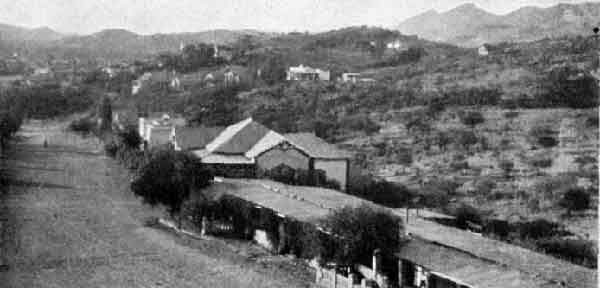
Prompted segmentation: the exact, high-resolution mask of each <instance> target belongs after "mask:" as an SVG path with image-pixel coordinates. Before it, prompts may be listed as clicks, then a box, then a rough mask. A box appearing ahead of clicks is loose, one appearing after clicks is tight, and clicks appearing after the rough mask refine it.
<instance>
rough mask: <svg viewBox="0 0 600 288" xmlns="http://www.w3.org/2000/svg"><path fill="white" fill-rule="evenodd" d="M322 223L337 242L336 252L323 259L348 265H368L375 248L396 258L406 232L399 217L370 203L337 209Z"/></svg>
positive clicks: (382, 253)
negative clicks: (327, 258) (402, 236)
mask: <svg viewBox="0 0 600 288" xmlns="http://www.w3.org/2000/svg"><path fill="white" fill-rule="evenodd" d="M321 224H322V225H323V227H325V229H326V230H328V231H329V232H330V233H331V234H332V235H333V238H334V241H333V242H334V243H335V245H334V246H333V247H335V248H334V251H331V253H327V254H330V255H323V256H325V257H327V256H330V257H331V259H329V260H333V261H334V262H336V263H338V264H340V265H347V266H349V265H352V264H355V263H361V262H365V260H368V259H370V258H371V256H372V254H373V252H374V251H375V250H376V249H379V250H380V251H381V255H384V256H391V255H394V253H396V252H397V251H398V249H399V248H400V245H401V242H402V241H401V240H402V239H400V232H401V231H402V230H403V229H404V228H403V225H402V221H401V219H400V217H398V216H395V215H392V214H390V213H389V212H387V211H384V210H377V209H374V208H372V207H371V206H368V205H367V204H363V205H362V206H360V207H357V208H353V207H350V206H346V207H343V208H340V209H337V210H334V211H333V212H331V213H330V214H329V215H328V216H327V217H326V218H325V219H324V220H323V221H322V223H321ZM323 250H326V249H323Z"/></svg>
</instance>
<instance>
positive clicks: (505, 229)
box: [483, 219, 511, 239]
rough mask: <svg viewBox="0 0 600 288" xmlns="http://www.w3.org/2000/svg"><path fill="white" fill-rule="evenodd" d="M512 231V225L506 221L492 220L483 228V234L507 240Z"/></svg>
mask: <svg viewBox="0 0 600 288" xmlns="http://www.w3.org/2000/svg"><path fill="white" fill-rule="evenodd" d="M510 231H511V227H510V224H508V221H505V220H497V219H492V220H489V221H487V222H486V223H485V225H484V226H483V232H484V233H486V234H492V235H496V236H498V237H500V238H501V239H505V238H506V237H508V235H509V233H510Z"/></svg>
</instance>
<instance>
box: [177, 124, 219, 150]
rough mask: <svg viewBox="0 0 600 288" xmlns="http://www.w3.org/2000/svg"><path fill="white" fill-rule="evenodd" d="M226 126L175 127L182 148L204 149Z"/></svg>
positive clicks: (178, 143) (178, 142) (178, 144)
mask: <svg viewBox="0 0 600 288" xmlns="http://www.w3.org/2000/svg"><path fill="white" fill-rule="evenodd" d="M224 129H225V128H224V127H205V126H200V127H175V141H177V146H179V148H181V150H191V149H202V148H204V147H205V146H206V144H208V143H210V142H211V141H212V140H214V139H215V138H216V137H217V136H218V135H219V133H221V131H223V130H224Z"/></svg>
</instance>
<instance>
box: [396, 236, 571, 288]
mask: <svg viewBox="0 0 600 288" xmlns="http://www.w3.org/2000/svg"><path fill="white" fill-rule="evenodd" d="M398 256H399V257H400V258H401V259H404V260H409V261H410V262H413V263H416V264H418V265H419V266H422V267H425V268H426V269H427V270H430V271H431V272H433V274H436V275H437V276H439V277H442V278H446V279H448V280H451V281H454V282H456V283H458V284H461V285H466V286H469V287H488V288H513V287H514V288H530V287H531V288H534V287H535V288H537V287H556V288H558V287H561V286H560V285H559V283H556V282H550V281H548V280H545V279H543V278H541V277H536V276H535V275H532V274H529V273H523V272H521V271H519V270H517V268H516V267H514V266H505V265H498V264H496V263H494V262H491V261H487V260H484V259H480V258H477V257H474V256H472V255H470V254H468V253H465V252H462V251H460V250H456V249H453V248H449V247H445V246H442V245H437V244H434V243H429V242H427V241H423V240H421V239H411V240H410V241H409V242H408V243H406V244H405V245H404V246H402V247H401V248H400V252H399V253H398Z"/></svg>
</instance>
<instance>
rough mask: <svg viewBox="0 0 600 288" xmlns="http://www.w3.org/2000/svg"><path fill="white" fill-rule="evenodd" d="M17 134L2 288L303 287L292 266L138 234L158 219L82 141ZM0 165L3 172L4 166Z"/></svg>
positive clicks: (150, 232)
mask: <svg viewBox="0 0 600 288" xmlns="http://www.w3.org/2000/svg"><path fill="white" fill-rule="evenodd" d="M41 131H42V130H41V129H40V126H39V125H37V124H35V123H33V124H31V123H30V124H28V125H26V126H25V127H23V129H22V133H21V135H22V136H23V137H24V141H23V143H20V144H18V145H17V147H16V153H15V155H14V156H11V158H10V159H9V160H7V161H8V162H7V163H8V165H9V166H10V167H12V168H13V169H14V171H15V172H16V175H17V181H15V182H14V185H12V186H11V187H10V189H9V193H8V194H6V195H0V223H1V226H0V232H2V233H1V235H0V252H2V254H0V264H4V266H2V269H0V283H1V284H0V286H2V287H307V286H309V285H310V284H309V283H310V280H312V279H311V277H312V276H311V275H310V273H306V271H305V270H306V269H304V268H303V267H301V266H298V267H300V268H298V267H296V266H294V265H295V264H294V261H291V260H289V259H285V258H284V257H270V256H267V255H266V254H265V253H264V252H261V251H260V250H259V249H257V248H256V247H254V246H252V245H249V244H246V243H241V242H240V243H235V241H234V242H233V243H232V242H231V241H230V242H226V241H218V240H217V241H203V240H195V239H188V238H185V237H180V236H176V235H174V234H172V233H170V232H167V231H164V230H161V229H156V228H151V227H148V226H146V225H144V223H145V221H147V220H148V219H150V218H151V217H156V216H160V215H162V211H160V210H158V209H151V208H149V207H148V206H145V205H142V204H141V203H140V201H139V199H137V198H135V197H134V196H133V195H132V194H131V192H129V189H128V186H129V180H130V177H131V176H130V174H129V172H128V171H126V170H125V169H123V168H122V167H120V166H119V165H118V164H116V163H115V162H114V161H113V160H111V159H108V158H106V157H105V156H103V155H102V154H101V153H100V152H99V147H101V146H99V145H97V143H94V142H95V141H93V139H88V140H84V139H82V138H80V137H78V136H75V135H73V134H71V133H66V132H62V129H61V126H52V127H50V132H49V133H48V134H49V135H48V139H49V143H50V146H49V147H48V148H43V146H42V142H43V140H42V139H43V137H42V136H41V135H40V133H41ZM5 164H6V163H5Z"/></svg>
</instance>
